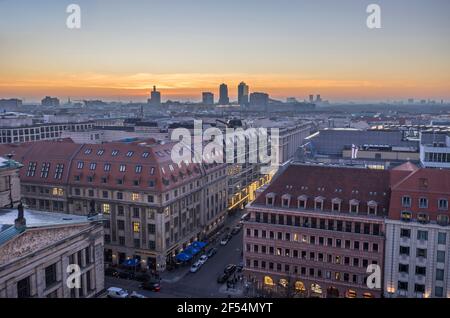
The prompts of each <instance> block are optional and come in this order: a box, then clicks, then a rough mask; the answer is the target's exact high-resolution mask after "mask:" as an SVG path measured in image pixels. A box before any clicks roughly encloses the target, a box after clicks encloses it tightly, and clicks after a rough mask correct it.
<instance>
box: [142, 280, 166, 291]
mask: <svg viewBox="0 0 450 318" xmlns="http://www.w3.org/2000/svg"><path fill="white" fill-rule="evenodd" d="M141 288H142V289H144V290H149V291H154V292H159V291H160V290H161V284H160V283H159V282H158V281H156V280H154V279H150V280H148V281H146V282H143V283H142V284H141Z"/></svg>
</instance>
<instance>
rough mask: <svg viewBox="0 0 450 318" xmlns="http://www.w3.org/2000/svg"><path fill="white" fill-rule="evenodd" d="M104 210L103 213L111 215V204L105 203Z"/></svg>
mask: <svg viewBox="0 0 450 318" xmlns="http://www.w3.org/2000/svg"><path fill="white" fill-rule="evenodd" d="M102 208H103V213H105V214H110V213H111V206H110V205H109V204H107V203H104V204H103V205H102Z"/></svg>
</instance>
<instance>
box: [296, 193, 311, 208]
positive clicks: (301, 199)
mask: <svg viewBox="0 0 450 318" xmlns="http://www.w3.org/2000/svg"><path fill="white" fill-rule="evenodd" d="M297 200H298V208H299V209H302V210H305V209H306V205H307V203H308V197H307V196H306V195H301V196H299V197H298V198H297Z"/></svg>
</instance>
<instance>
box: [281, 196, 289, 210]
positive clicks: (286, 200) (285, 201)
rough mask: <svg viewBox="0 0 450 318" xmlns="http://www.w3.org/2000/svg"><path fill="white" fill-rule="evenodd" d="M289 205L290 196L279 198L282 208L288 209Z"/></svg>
mask: <svg viewBox="0 0 450 318" xmlns="http://www.w3.org/2000/svg"><path fill="white" fill-rule="evenodd" d="M290 204H291V195H289V194H285V195H283V196H282V197H281V205H282V206H283V208H289V206H290Z"/></svg>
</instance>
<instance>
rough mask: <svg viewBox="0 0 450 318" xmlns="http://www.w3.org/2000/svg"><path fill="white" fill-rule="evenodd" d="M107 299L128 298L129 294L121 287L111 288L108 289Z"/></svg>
mask: <svg viewBox="0 0 450 318" xmlns="http://www.w3.org/2000/svg"><path fill="white" fill-rule="evenodd" d="M107 297H108V298H127V297H128V292H127V291H126V290H125V289H123V288H119V287H110V288H108V289H107Z"/></svg>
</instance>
